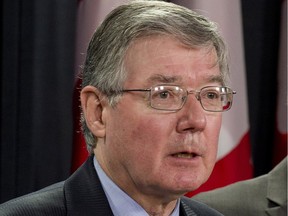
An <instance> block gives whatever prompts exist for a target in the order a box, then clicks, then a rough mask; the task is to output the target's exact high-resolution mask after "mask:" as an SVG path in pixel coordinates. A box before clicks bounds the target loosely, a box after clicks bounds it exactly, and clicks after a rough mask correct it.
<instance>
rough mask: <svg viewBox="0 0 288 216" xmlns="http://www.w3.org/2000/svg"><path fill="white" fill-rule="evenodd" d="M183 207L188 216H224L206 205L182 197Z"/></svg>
mask: <svg viewBox="0 0 288 216" xmlns="http://www.w3.org/2000/svg"><path fill="white" fill-rule="evenodd" d="M181 206H182V208H183V210H184V211H185V214H186V216H201V215H203V216H221V215H222V214H221V213H220V212H218V211H216V210H215V209H213V208H211V207H209V206H207V205H206V204H204V203H201V202H198V201H196V200H192V199H189V198H187V197H181Z"/></svg>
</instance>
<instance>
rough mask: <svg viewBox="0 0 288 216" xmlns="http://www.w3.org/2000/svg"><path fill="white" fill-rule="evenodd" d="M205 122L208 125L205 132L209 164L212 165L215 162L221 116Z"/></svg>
mask: <svg viewBox="0 0 288 216" xmlns="http://www.w3.org/2000/svg"><path fill="white" fill-rule="evenodd" d="M207 122H208V124H207V128H206V130H207V131H209V132H207V134H206V138H207V143H208V151H209V163H211V164H214V163H215V162H216V157H217V151H218V141H219V134H220V128H221V124H222V114H219V115H217V116H215V117H214V118H211V119H208V121H207ZM213 166H214V165H213Z"/></svg>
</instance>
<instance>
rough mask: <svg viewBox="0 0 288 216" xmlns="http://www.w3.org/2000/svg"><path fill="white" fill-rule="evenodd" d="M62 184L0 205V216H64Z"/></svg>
mask: <svg viewBox="0 0 288 216" xmlns="http://www.w3.org/2000/svg"><path fill="white" fill-rule="evenodd" d="M63 185H64V182H59V183H56V184H53V185H51V186H48V187H46V188H43V189H41V190H39V191H36V192H33V193H30V194H27V195H24V196H21V197H18V198H15V199H12V200H10V201H7V202H5V203H3V204H1V205H0V215H1V216H12V215H13V216H17V215H19V216H20V215H21V216H26V215H27V216H28V215H29V216H33V215H35V216H36V215H37V216H41V215H53V216H58V215H59V216H60V215H66V208H65V198H64V192H63Z"/></svg>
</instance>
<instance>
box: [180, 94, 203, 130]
mask: <svg viewBox="0 0 288 216" xmlns="http://www.w3.org/2000/svg"><path fill="white" fill-rule="evenodd" d="M187 97H188V98H187V99H186V103H185V104H184V105H183V108H182V109H181V110H179V112H178V114H179V120H178V124H177V131H178V132H179V133H183V132H197V131H202V130H204V128H205V127H206V124H207V122H206V115H207V112H206V111H205V110H204V109H203V108H202V106H201V104H200V101H199V100H198V99H197V98H198V97H197V94H193V93H192V92H191V93H190V92H189V94H188V95H187Z"/></svg>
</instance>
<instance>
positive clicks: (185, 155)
mask: <svg viewBox="0 0 288 216" xmlns="http://www.w3.org/2000/svg"><path fill="white" fill-rule="evenodd" d="M194 156H195V155H194V154H189V153H178V154H175V157H178V158H193V157H194Z"/></svg>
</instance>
